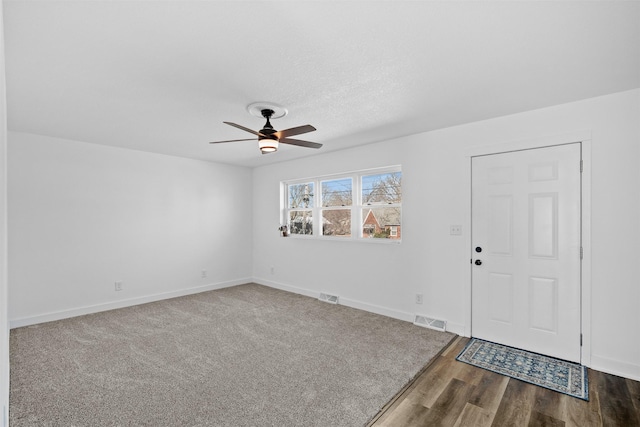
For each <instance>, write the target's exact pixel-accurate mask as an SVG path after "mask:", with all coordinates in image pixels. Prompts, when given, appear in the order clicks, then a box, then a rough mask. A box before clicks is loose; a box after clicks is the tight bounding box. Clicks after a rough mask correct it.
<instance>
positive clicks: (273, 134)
mask: <svg viewBox="0 0 640 427" xmlns="http://www.w3.org/2000/svg"><path fill="white" fill-rule="evenodd" d="M260 113H261V114H262V117H264V118H265V119H267V123H265V125H264V127H263V128H262V129H261V130H259V131H254V130H252V129H249V128H246V127H244V126H241V125H238V124H235V123H231V122H223V123H226V124H228V125H230V126H233V127H236V128H238V129H242V130H244V131H246V132H249V133H252V134H254V135H256V136H257V137H258V147H259V148H260V151H261V152H262V154H268V153H273V152H275V151H277V150H278V144H279V143H281V144H290V145H297V146H299V147H307V148H320V147H322V144H318V143H317V142H310V141H303V140H301V139H293V138H289V137H290V136H294V135H301V134H303V133H307V132H313V131H314V130H316V128H314V127H313V126H311V125H304V126H298V127H295V128H290V129H285V130H280V131H278V130H275V129H274V128H273V126H272V125H271V122H270V121H269V119H271V118H272V116H273V114H274V111H273V110H272V109H270V108H264V109H262V110H260ZM254 139H255V138H249V139H231V140H228V141H214V142H210V143H209V144H221V143H225V142H236V141H252V140H254Z"/></svg>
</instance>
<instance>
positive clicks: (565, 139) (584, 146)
mask: <svg viewBox="0 0 640 427" xmlns="http://www.w3.org/2000/svg"><path fill="white" fill-rule="evenodd" d="M571 143H580V145H581V152H582V162H583V172H582V185H581V200H582V209H581V214H582V224H581V233H582V248H583V257H582V265H581V290H580V306H581V309H580V323H581V329H582V348H581V351H580V355H581V361H582V364H583V365H585V366H591V132H590V131H579V132H574V133H570V134H562V135H554V136H548V137H541V138H534V139H526V140H516V141H510V142H504V143H499V144H494V145H486V146H479V147H473V148H470V149H469V150H467V152H466V153H465V157H466V160H467V162H468V163H467V164H468V168H467V172H466V173H467V179H468V181H467V182H468V183H469V187H468V189H467V200H468V201H469V202H468V203H469V204H468V208H467V213H466V214H467V218H466V219H465V220H466V223H467V230H469V232H468V233H465V239H466V241H465V243H466V245H467V248H468V249H469V259H471V258H472V256H473V255H472V252H471V246H472V242H471V197H472V194H471V159H472V157H476V156H483V155H490V154H500V153H505V152H510V151H519V150H528V149H535V148H544V147H551V146H557V145H565V144H571ZM463 294H464V295H465V300H464V311H465V314H464V335H465V336H467V337H470V336H471V265H469V269H468V273H467V280H466V282H465V285H464V293H463Z"/></svg>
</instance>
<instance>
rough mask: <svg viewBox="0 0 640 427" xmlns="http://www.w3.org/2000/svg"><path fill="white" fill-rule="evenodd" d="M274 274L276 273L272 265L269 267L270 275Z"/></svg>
mask: <svg viewBox="0 0 640 427" xmlns="http://www.w3.org/2000/svg"><path fill="white" fill-rule="evenodd" d="M275 273H276V269H275V267H274V266H273V265H272V266H271V274H275Z"/></svg>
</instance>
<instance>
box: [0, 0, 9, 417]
mask: <svg viewBox="0 0 640 427" xmlns="http://www.w3.org/2000/svg"><path fill="white" fill-rule="evenodd" d="M6 162H7V96H6V86H5V72H4V19H3V4H2V3H0V411H1V412H0V423H2V425H3V426H6V425H8V410H9V321H8V313H7V312H8V304H7V265H8V263H7V163H6Z"/></svg>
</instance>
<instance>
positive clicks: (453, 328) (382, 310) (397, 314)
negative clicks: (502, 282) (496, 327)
mask: <svg viewBox="0 0 640 427" xmlns="http://www.w3.org/2000/svg"><path fill="white" fill-rule="evenodd" d="M253 282H254V283H257V284H259V285H264V286H269V287H271V288H275V289H280V290H282V291H287V292H293V293H295V294H299V295H304V296H307V297H311V298H318V297H319V296H320V292H316V291H312V290H309V289H305V288H299V287H296V286H291V285H286V284H284V283H279V282H274V281H271V280H266V279H261V278H258V277H254V278H253ZM339 297H340V299H339V302H338V304H340V305H344V306H347V307H351V308H357V309H359V310H364V311H368V312H370V313H375V314H380V315H382V316H387V317H391V318H393V319H398V320H404V321H405V322H411V323H413V319H414V316H415V314H414V313H408V312H405V311H400V310H394V309H390V308H387V307H382V306H379V305H375V304H369V303H366V302H362V301H358V300H354V299H349V298H345V297H343V296H342V295H339ZM447 332H452V333H454V334H457V335H463V332H464V325H459V324H457V323H450V322H447Z"/></svg>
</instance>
